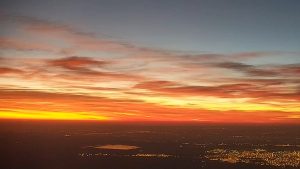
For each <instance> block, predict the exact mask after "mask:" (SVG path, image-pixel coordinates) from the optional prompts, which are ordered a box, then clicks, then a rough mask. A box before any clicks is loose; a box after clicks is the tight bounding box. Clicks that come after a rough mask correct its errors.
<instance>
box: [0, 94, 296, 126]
mask: <svg viewBox="0 0 300 169" xmlns="http://www.w3.org/2000/svg"><path fill="white" fill-rule="evenodd" d="M0 105H1V108H0V112H3V111H4V112H7V111H10V112H11V114H13V113H12V112H19V111H21V110H28V111H30V110H31V111H32V112H33V114H34V112H40V111H43V112H47V113H50V114H51V113H52V114H57V113H60V112H62V113H65V112H73V113H78V114H80V115H82V116H84V115H86V116H87V117H89V116H93V117H97V116H99V117H107V118H108V119H112V120H122V121H136V120H137V121H193V119H197V120H200V121H207V122H222V123H226V122H257V119H259V121H262V122H274V121H273V119H274V117H277V118H278V119H277V120H278V121H279V122H286V121H287V118H284V117H287V116H290V114H287V113H286V112H281V111H223V110H218V111H216V110H214V111H212V110H205V109H199V108H187V107H171V106H163V105H159V104H153V103H147V102H143V101H140V100H132V99H109V98H105V97H95V96H85V95H75V94H68V93H50V92H43V91H35V90H11V89H9V90H7V89H0ZM49 110H50V112H48V111H49ZM83 112H84V113H83ZM183 112H184V113H183ZM31 115H32V113H31ZM245 116H247V118H245ZM255 119H256V120H255ZM289 120H291V119H289ZM295 120H296V121H295ZM297 120H298V119H292V122H297ZM278 121H276V122H278Z"/></svg>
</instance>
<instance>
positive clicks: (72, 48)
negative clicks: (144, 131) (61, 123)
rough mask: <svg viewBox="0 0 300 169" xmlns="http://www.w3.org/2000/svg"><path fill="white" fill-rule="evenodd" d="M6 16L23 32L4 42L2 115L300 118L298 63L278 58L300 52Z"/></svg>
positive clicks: (0, 60) (142, 118)
mask: <svg viewBox="0 0 300 169" xmlns="http://www.w3.org/2000/svg"><path fill="white" fill-rule="evenodd" d="M2 19H4V21H5V22H6V24H14V29H16V32H17V33H15V34H9V35H5V36H2V37H0V53H1V55H0V118H2V119H62V120H69V119H70V120H106V121H109V120H111V121H192V122H195V121H196V122H220V123H224V122H225V123H227V122H245V123H247V122H250V123H299V122H300V88H299V84H300V79H299V77H300V76H299V74H300V66H299V64H294V63H287V62H284V61H282V58H283V57H284V58H286V59H287V60H292V61H293V60H295V59H296V58H298V57H299V53H295V52H279V51H276V52H274V51H267V52H266V51H264V52H261V51H258V52H257V51H254V52H241V53H212V52H203V53H199V54H188V53H184V52H178V51H168V50H163V49H153V48H146V47H139V46H138V45H136V44H129V43H124V42H121V41H116V40H110V39H106V38H102V37H99V36H96V35H93V34H89V33H86V32H83V31H82V30H77V29H75V28H73V27H71V26H69V25H63V24H60V23H56V22H49V21H43V20H37V19H34V18H30V17H21V16H9V17H8V16H2ZM4 21H2V22H4ZM278 58H281V59H278Z"/></svg>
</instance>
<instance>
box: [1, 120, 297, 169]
mask: <svg viewBox="0 0 300 169" xmlns="http://www.w3.org/2000/svg"><path fill="white" fill-rule="evenodd" d="M0 152H1V160H0V168H3V169H94V168H95V169H96V168H97V169H156V168H157V169H168V168H170V169H192V168H204V169H209V168H211V169H213V168H233V169H234V168H236V169H238V168H248V169H260V168H262V169H264V168H268V169H270V168H274V169H275V168H277V169H278V168H285V169H288V168H300V126H299V125H298V126H296V125H229V124H227V125H220V124H219V125H217V124H216V125H213V124H206V125H204V124H202V125H200V124H198V125H159V124H156V125H153V124H144V125H142V124H112V123H105V124H101V123H99V122H62V121H60V122H59V121H1V123H0Z"/></svg>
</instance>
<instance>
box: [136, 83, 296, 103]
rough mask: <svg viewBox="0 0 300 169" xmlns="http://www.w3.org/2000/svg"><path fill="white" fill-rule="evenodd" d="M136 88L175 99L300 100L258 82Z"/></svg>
mask: <svg viewBox="0 0 300 169" xmlns="http://www.w3.org/2000/svg"><path fill="white" fill-rule="evenodd" d="M134 88H139V89H146V90H148V91H152V92H154V93H156V94H157V95H166V96H174V97H187V96H201V97H203V96H213V97H216V98H251V99H260V98H263V99H264V100H270V101H272V100H273V101H276V100H286V101H291V100H294V101H299V100H300V97H299V91H290V88H289V87H285V88H283V89H282V88H281V89H280V87H275V88H266V87H265V86H262V85H261V84H257V81H252V83H233V84H225V85H214V86H190V85H183V84H179V83H175V82H168V81H150V82H149V81H148V82H142V83H139V84H137V85H135V86H134ZM274 89H275V90H274Z"/></svg>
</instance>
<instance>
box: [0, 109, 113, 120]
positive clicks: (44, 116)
mask: <svg viewBox="0 0 300 169" xmlns="http://www.w3.org/2000/svg"><path fill="white" fill-rule="evenodd" d="M0 118H1V119H35V120H49V119H50V120H111V119H110V118H108V117H105V116H101V115H92V114H91V113H88V112H74V113H70V112H51V111H36V110H0Z"/></svg>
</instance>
